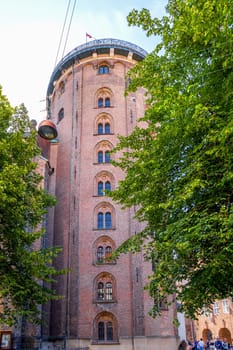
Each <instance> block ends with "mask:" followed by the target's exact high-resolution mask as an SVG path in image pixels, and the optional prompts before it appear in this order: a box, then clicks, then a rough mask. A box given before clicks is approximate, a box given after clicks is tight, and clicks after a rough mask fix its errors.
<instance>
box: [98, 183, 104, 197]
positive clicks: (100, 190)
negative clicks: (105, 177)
mask: <svg viewBox="0 0 233 350" xmlns="http://www.w3.org/2000/svg"><path fill="white" fill-rule="evenodd" d="M103 195H104V184H103V182H102V181H99V182H98V196H103Z"/></svg>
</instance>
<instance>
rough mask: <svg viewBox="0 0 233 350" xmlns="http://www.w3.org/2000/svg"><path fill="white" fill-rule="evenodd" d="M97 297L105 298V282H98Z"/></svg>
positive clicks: (99, 298)
mask: <svg viewBox="0 0 233 350" xmlns="http://www.w3.org/2000/svg"><path fill="white" fill-rule="evenodd" d="M97 299H98V300H104V284H103V282H99V283H98V290H97Z"/></svg>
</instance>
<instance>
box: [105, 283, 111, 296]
mask: <svg viewBox="0 0 233 350" xmlns="http://www.w3.org/2000/svg"><path fill="white" fill-rule="evenodd" d="M106 300H112V283H111V282H108V283H106Z"/></svg>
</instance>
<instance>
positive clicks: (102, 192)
mask: <svg viewBox="0 0 233 350" xmlns="http://www.w3.org/2000/svg"><path fill="white" fill-rule="evenodd" d="M105 190H106V191H111V183H110V181H106V182H105V183H104V182H103V181H99V182H98V196H104V195H105Z"/></svg>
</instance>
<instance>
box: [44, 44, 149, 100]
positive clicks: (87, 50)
mask: <svg viewBox="0 0 233 350" xmlns="http://www.w3.org/2000/svg"><path fill="white" fill-rule="evenodd" d="M111 48H114V51H115V53H116V54H119V55H122V56H126V57H127V56H128V54H129V53H132V58H133V59H134V60H136V61H141V60H143V58H145V57H146V55H147V52H146V51H145V50H144V49H142V48H141V47H139V46H137V45H135V44H132V43H130V42H128V41H124V40H119V39H111V38H110V39H98V40H93V41H89V42H87V43H85V44H82V45H79V46H77V47H76V48H75V49H73V50H72V51H70V52H69V53H68V54H67V55H66V56H65V57H64V58H63V59H62V60H61V61H60V62H59V63H58V64H57V66H56V67H55V69H54V71H53V73H52V75H51V78H50V81H49V85H48V90H47V96H49V95H50V94H51V93H52V92H53V88H54V86H53V83H54V81H56V80H57V79H59V77H60V76H61V74H62V71H63V70H64V69H67V68H69V67H70V66H71V65H72V64H73V63H74V62H75V61H77V60H81V59H83V58H86V57H90V56H92V54H93V53H95V52H96V53H97V54H104V53H106V54H107V53H109V52H110V49H111Z"/></svg>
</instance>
